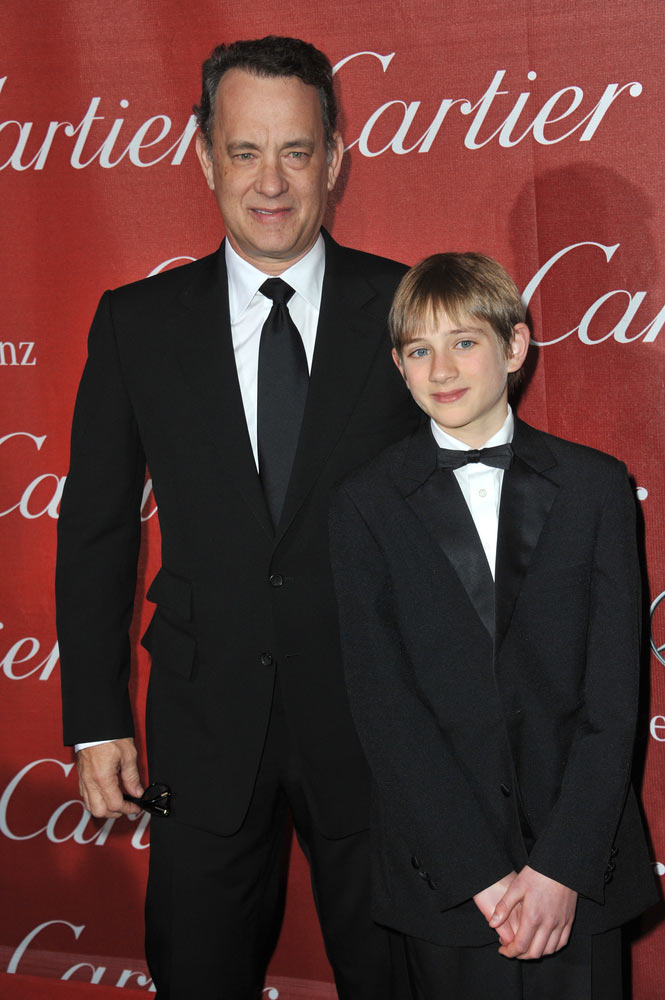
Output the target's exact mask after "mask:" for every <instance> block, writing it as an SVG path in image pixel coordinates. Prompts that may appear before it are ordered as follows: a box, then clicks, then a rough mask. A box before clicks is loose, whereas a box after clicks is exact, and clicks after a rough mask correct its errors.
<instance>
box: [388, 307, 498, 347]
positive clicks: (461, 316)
mask: <svg viewBox="0 0 665 1000" xmlns="http://www.w3.org/2000/svg"><path fill="white" fill-rule="evenodd" d="M471 330H474V331H477V332H478V333H491V332H492V328H491V326H490V324H489V323H488V322H487V320H484V319H482V318H481V317H480V316H472V315H471V314H470V313H467V312H465V311H460V312H455V313H454V314H453V313H449V312H448V311H446V310H445V309H443V308H442V307H439V308H437V309H435V308H433V307H432V306H428V308H427V309H426V310H425V311H423V313H422V314H421V315H420V316H419V317H418V320H417V321H416V322H415V323H414V325H413V326H412V327H411V328H410V329H409V331H408V333H407V336H406V339H405V343H407V344H408V343H410V342H411V341H413V340H421V339H423V338H424V339H427V338H429V337H435V336H437V335H440V334H452V333H456V332H459V331H471Z"/></svg>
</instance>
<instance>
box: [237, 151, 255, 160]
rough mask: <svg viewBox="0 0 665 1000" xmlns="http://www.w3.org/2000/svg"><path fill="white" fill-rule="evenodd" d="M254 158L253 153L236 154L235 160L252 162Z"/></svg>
mask: <svg viewBox="0 0 665 1000" xmlns="http://www.w3.org/2000/svg"><path fill="white" fill-rule="evenodd" d="M253 156H254V154H253V153H236V155H235V157H234V159H236V160H243V161H247V160H251V159H252V158H253Z"/></svg>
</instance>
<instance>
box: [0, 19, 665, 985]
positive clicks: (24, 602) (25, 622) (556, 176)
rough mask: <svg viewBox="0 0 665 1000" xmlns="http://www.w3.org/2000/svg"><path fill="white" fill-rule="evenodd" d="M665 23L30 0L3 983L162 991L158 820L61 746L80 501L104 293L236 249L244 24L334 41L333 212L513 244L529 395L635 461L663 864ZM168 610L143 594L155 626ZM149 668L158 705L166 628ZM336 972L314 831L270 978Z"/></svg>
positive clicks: (12, 127)
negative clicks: (218, 192) (74, 524)
mask: <svg viewBox="0 0 665 1000" xmlns="http://www.w3.org/2000/svg"><path fill="white" fill-rule="evenodd" d="M664 26H665V17H664V14H663V8H662V3H661V0H633V2H631V3H630V4H626V3H624V2H623V0H607V2H606V3H605V4H603V5H602V6H600V7H599V6H598V4H597V3H596V2H595V0H594V2H593V3H591V2H590V0H578V2H577V3H576V4H575V5H574V6H573V5H563V4H560V3H557V2H555V0H540V2H539V0H504V2H503V3H501V4H494V3H492V2H490V0H460V2H458V3H455V4H452V3H451V4H447V3H442V2H441V0H410V2H402V3H396V4H392V5H389V6H388V7H386V6H385V5H384V4H381V3H379V2H378V0H368V2H367V3H364V4H358V3H357V2H353V3H352V2H350V0H338V2H337V3H335V4H334V5H332V6H331V7H330V8H327V7H324V8H323V9H322V10H319V11H316V10H314V9H313V5H311V4H309V3H306V2H304V0H293V2H292V3H291V4H290V5H288V7H286V8H285V5H284V4H283V3H279V4H278V3H276V2H275V0H261V3H258V2H256V0H247V2H245V3H244V4H242V5H238V8H237V10H236V9H232V6H231V5H224V4H219V3H218V2H212V0H197V2H196V3H195V4H190V5H184V4H182V3H180V2H178V0H160V2H159V3H157V2H155V0H136V2H132V3H124V2H122V0H87V2H86V3H85V4H82V3H80V2H76V0H59V2H58V3H57V4H53V3H49V2H47V0H32V2H31V3H30V4H25V3H24V2H18V0H5V3H4V5H3V11H2V31H1V34H0V38H1V39H2V42H1V44H2V55H1V57H0V174H1V177H0V183H1V184H2V195H3V197H2V207H3V216H4V226H3V236H2V240H1V241H0V274H1V275H2V286H3V287H2V296H0V313H1V315H2V326H1V329H0V380H1V385H2V394H1V397H0V399H1V407H2V424H1V425H0V463H1V468H2V474H1V476H0V538H1V544H2V554H3V559H2V570H3V571H2V574H1V584H0V585H1V586H2V606H1V612H0V621H1V624H0V678H1V681H0V682H1V684H2V695H3V696H2V700H1V702H0V706H1V707H0V712H1V713H2V722H3V732H4V734H5V748H4V751H3V755H2V761H1V763H0V796H1V797H0V845H1V848H2V853H3V858H4V859H5V862H6V863H5V865H4V866H3V872H4V874H3V880H4V898H5V899H11V900H12V905H11V906H5V907H4V912H3V915H2V918H1V921H0V969H2V970H6V971H7V972H9V973H18V976H17V978H16V980H10V979H9V977H3V979H4V982H5V983H8V982H10V981H11V982H18V979H19V977H20V976H21V975H24V976H28V975H32V976H41V977H55V978H58V979H80V980H84V981H87V982H94V983H98V984H100V985H103V986H109V987H110V986H114V985H115V986H120V987H123V988H125V989H132V988H133V989H142V990H144V991H146V990H149V989H150V981H149V979H147V978H146V972H145V965H144V963H143V959H142V913H141V911H142V895H143V889H144V882H145V875H146V853H145V847H146V844H147V841H148V837H149V827H148V826H147V824H146V819H145V818H143V819H141V820H140V821H137V822H134V823H130V822H129V821H128V820H118V821H108V822H107V823H106V824H103V825H100V824H97V823H95V822H94V821H92V820H90V819H89V817H87V815H86V814H85V812H84V811H83V807H82V805H81V803H80V801H79V798H78V792H77V782H76V777H75V772H74V768H73V766H72V761H73V757H72V753H71V751H70V750H68V749H64V748H63V747H62V745H61V739H60V722H59V695H58V661H57V647H56V636H55V628H54V621H53V618H54V616H53V596H52V582H53V566H54V557H55V525H56V517H57V511H58V501H59V495H60V490H61V487H62V481H63V477H64V475H65V473H66V469H67V462H68V433H69V422H70V417H71V411H72V406H73V401H74V395H75V391H76V386H77V383H78V379H79V376H80V371H81V368H82V364H83V361H84V357H85V344H86V336H87V330H88V326H89V322H90V319H91V317H92V314H93V310H94V308H95V305H96V302H97V300H98V298H99V296H100V294H101V292H102V291H103V290H104V289H105V288H107V287H111V286H114V285H117V284H120V283H123V282H126V281H131V280H133V279H136V278H140V277H142V276H144V275H146V274H149V273H150V272H152V271H154V270H156V269H158V268H161V267H164V266H172V264H174V263H177V262H180V261H184V260H189V259H191V258H195V257H199V256H201V255H203V254H205V253H208V252H210V251H211V250H212V249H214V248H215V247H216V246H217V244H218V242H219V240H220V238H221V235H222V230H221V224H220V220H219V217H218V214H217V209H216V206H215V204H214V201H213V198H212V196H211V194H210V192H209V191H208V190H207V188H206V186H205V184H204V182H203V178H202V176H201V175H200V170H199V166H198V163H197V162H196V159H195V155H194V147H193V141H192V137H193V131H194V130H193V126H192V122H191V119H190V110H191V106H192V103H193V102H194V101H196V100H198V97H199V67H200V64H201V61H202V60H203V58H204V57H205V56H206V55H207V54H208V53H209V51H210V49H211V48H212V47H213V46H214V45H215V44H217V43H219V42H220V41H231V40H233V39H235V38H243V37H256V36H260V35H263V34H267V33H269V32H276V33H280V34H296V35H300V36H301V37H304V38H306V39H308V40H310V41H312V42H314V43H315V44H316V45H318V46H319V47H321V48H323V49H324V50H325V51H326V52H327V53H328V54H329V56H330V58H331V60H332V62H333V64H335V65H336V66H337V77H336V79H337V84H338V88H339V95H340V98H341V103H342V107H343V118H342V128H343V134H344V137H345V141H346V144H347V146H348V152H347V155H346V158H345V165H344V167H343V171H342V177H341V182H340V184H339V189H338V190H337V191H336V192H335V197H334V202H333V204H332V205H331V208H330V212H329V218H328V220H327V222H328V225H329V226H330V227H331V229H332V231H333V233H334V235H335V237H336V238H337V239H338V240H339V241H340V242H342V243H346V244H349V245H351V246H357V247H361V248H363V249H365V250H370V251H375V252H377V253H381V254H384V255H387V256H392V257H397V258H399V259H402V260H404V261H406V262H408V263H412V262H414V261H416V260H417V259H418V258H420V257H422V256H423V255H425V254H427V253H431V252H434V251H440V250H449V249H458V250H481V251H484V252H487V253H490V254H491V255H493V256H495V257H497V258H498V259H499V260H500V261H501V262H502V263H503V264H505V265H506V266H507V268H508V269H509V270H510V271H511V273H512V274H513V275H514V276H515V278H516V280H517V282H518V284H519V285H520V288H522V289H524V290H525V295H526V297H527V299H528V300H529V303H530V312H531V319H532V325H533V334H534V340H535V342H536V343H535V346H534V347H533V348H532V358H531V367H532V369H533V371H532V377H531V380H530V384H529V387H528V391H527V392H526V394H525V397H524V399H523V401H522V404H521V413H522V414H523V415H524V416H525V417H526V418H527V419H529V420H530V421H532V422H534V423H535V424H537V425H538V426H541V427H543V428H544V429H546V430H549V431H552V432H553V433H556V434H562V435H564V436H566V437H569V438H573V439H575V440H578V441H582V442H584V443H586V444H590V445H594V446H596V447H599V448H603V449H605V450H607V451H610V452H613V453H614V454H615V455H618V456H619V457H620V458H622V459H623V460H624V461H625V462H626V463H627V465H628V468H629V470H630V472H631V474H632V476H633V478H634V481H635V486H636V490H637V496H638V498H639V503H640V510H641V515H642V517H641V522H642V526H643V529H644V530H643V534H644V558H645V567H648V581H649V582H648V588H649V589H648V604H650V605H651V610H652V614H651V616H650V619H651V620H650V623H649V624H650V627H651V629H650V632H649V630H648V629H647V628H645V658H644V662H645V685H644V700H643V714H642V719H641V722H640V726H639V732H638V762H637V763H638V776H639V778H640V779H641V780H642V776H643V781H642V794H643V800H644V805H645V810H646V814H647V817H648V820H649V825H650V829H651V836H652V841H653V860H654V864H655V865H656V868H657V871H658V873H659V874H660V875H662V874H663V872H665V821H664V820H663V808H662V807H663V802H664V800H665V781H664V778H663V775H664V773H665V772H664V770H663V756H664V755H665V679H664V674H663V672H664V669H665V652H664V650H665V600H662V601H661V600H660V599H661V598H664V597H665V546H664V542H663V531H662V514H663V494H664V491H665V478H664V471H663V461H662V459H663V445H662V441H663V438H662V431H661V425H662V396H663V348H664V347H665V333H663V334H661V326H662V325H663V324H665V306H663V303H664V302H665V281H664V279H663V275H662V274H661V272H660V269H659V268H657V266H656V262H657V261H659V260H662V259H663V256H664V251H665V247H664V246H663V242H664V239H665V237H664V233H665V225H664V223H665V219H664V217H663V208H662V204H663V186H664V185H663V168H662V160H663V155H662V148H663V142H664V140H665V135H664V134H663V124H662V108H663V106H664V105H665V93H664V89H665V87H664V84H665V69H664V67H663V62H662V51H663V43H664V41H665V39H664V34H665V31H664ZM153 512H154V506H153V504H152V498H151V496H150V495H149V490H147V495H146V504H145V511H144V513H145V518H146V525H145V528H146V530H145V544H144V552H143V559H142V580H141V588H144V586H145V582H144V581H145V579H146V578H147V579H148V580H149V579H150V578H151V576H152V575H153V573H154V571H155V570H156V568H157V567H156V560H157V553H158V548H159V546H158V530H159V529H158V524H157V518H156V517H154V516H152V514H153ZM659 601H660V603H659ZM648 604H647V606H648ZM143 617H144V612H143V610H142V607H141V603H140V602H139V609H138V611H137V619H139V620H137V621H136V622H135V632H136V633H138V631H139V628H140V626H141V625H142V624H143V623H142V622H141V621H140V619H142V618H143ZM647 617H649V616H647ZM650 639H651V644H652V648H653V653H652V655H651V658H650V663H649V640H650ZM649 667H650V681H649ZM136 668H137V669H136V671H135V691H134V695H135V702H136V706H137V712H138V714H139V716H140V715H141V713H142V702H143V697H144V692H145V681H146V672H147V669H148V663H147V661H146V657H145V654H144V653H143V652H142V651H137V654H136ZM599 780H601V777H600V776H599ZM661 862H663V863H661ZM658 919H659V914H655V915H652V916H650V917H649V918H648V919H647V920H646V921H644V922H643V924H642V925H641V927H640V928H638V929H636V931H635V938H636V941H635V944H634V948H633V980H634V996H635V998H636V1000H657V998H662V997H663V996H664V995H665V962H664V960H663V958H662V953H663V945H664V943H665V929H663V927H661V926H659V925H658ZM72 970H73V971H72ZM72 989H74V988H73V987H72ZM35 995H36V994H35ZM58 995H59V993H58ZM100 995H101V993H100ZM334 995H335V994H334V988H333V987H332V985H331V974H330V970H329V968H328V965H327V962H326V959H325V956H324V953H323V948H322V945H321V942H320V937H319V932H318V928H317V925H316V920H315V917H314V910H313V905H312V902H311V897H310V892H309V888H308V877H307V872H306V870H305V866H304V863H303V861H302V858H301V857H300V855H299V854H298V852H297V849H296V848H294V856H293V865H292V878H291V884H290V890H289V897H288V902H287V914H286V921H285V927H284V932H283V935H282V938H281V941H280V945H279V948H278V951H277V953H276V955H275V958H274V961H273V964H272V966H271V973H270V977H269V981H268V992H267V993H266V996H271V997H273V998H276V997H280V998H282V1000H289V998H296V997H301V998H314V997H326V998H331V997H334Z"/></svg>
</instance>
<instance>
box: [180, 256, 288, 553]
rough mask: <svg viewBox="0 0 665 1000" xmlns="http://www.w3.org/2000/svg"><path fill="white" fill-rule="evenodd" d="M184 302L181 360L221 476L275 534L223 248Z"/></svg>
mask: <svg viewBox="0 0 665 1000" xmlns="http://www.w3.org/2000/svg"><path fill="white" fill-rule="evenodd" d="M182 303H183V305H184V307H185V309H186V310H187V311H186V312H185V313H184V314H183V315H182V316H179V317H178V318H177V321H178V324H179V326H180V330H179V333H178V346H177V359H178V363H179V365H180V368H181V370H182V374H183V378H184V379H185V381H186V383H187V384H188V385H189V387H190V389H191V391H192V393H193V394H194V396H195V398H196V402H197V405H198V406H199V407H200V410H201V413H202V417H203V419H204V422H205V424H206V425H207V427H208V430H209V432H210V433H211V434H212V439H213V442H214V444H215V445H216V447H217V450H218V454H219V459H220V475H221V476H222V477H223V478H224V480H225V482H227V483H230V484H231V485H232V486H234V487H235V488H236V489H237V490H238V492H239V493H240V494H241V496H242V497H243V499H244V501H245V503H246V504H247V506H248V507H249V509H250V510H251V511H252V513H253V514H254V516H255V517H256V519H257V520H258V521H259V522H260V524H261V525H262V527H263V528H264V529H265V531H266V532H267V533H268V534H269V535H270V536H271V537H272V536H273V535H274V528H273V524H272V521H271V518H270V514H269V512H268V508H267V506H266V502H265V497H264V495H263V490H262V488H261V482H260V480H259V476H258V472H257V470H256V463H255V461H254V454H253V452H252V445H251V442H250V439H249V432H248V430H247V422H246V420H245V410H244V407H243V403H242V395H241V392H240V384H239V382H238V370H237V368H236V361H235V355H234V353H233V342H232V339H231V321H230V318H229V294H228V284H227V278H226V267H225V265H224V251H223V249H222V250H220V251H219V254H218V260H217V269H216V272H215V273H214V274H212V276H210V278H209V280H207V281H205V282H204V281H200V282H199V283H198V284H197V285H193V286H192V287H190V288H189V289H187V292H186V293H185V294H183V296H182Z"/></svg>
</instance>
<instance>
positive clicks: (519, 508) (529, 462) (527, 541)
mask: <svg viewBox="0 0 665 1000" xmlns="http://www.w3.org/2000/svg"><path fill="white" fill-rule="evenodd" d="M513 449H514V451H515V458H514V461H513V464H512V466H511V467H510V469H509V470H508V471H507V472H506V473H505V474H504V478H503V487H502V490H501V506H500V510H499V532H498V538H497V554H496V649H497V651H498V650H499V648H500V646H501V643H502V641H503V638H504V636H505V634H506V632H507V631H508V627H509V625H510V620H511V618H512V615H513V610H514V607H515V603H516V601H517V598H518V596H519V593H520V590H521V587H522V583H523V581H524V577H525V574H526V572H527V569H528V567H529V563H530V562H531V559H532V556H533V553H534V550H535V548H536V545H537V544H538V539H539V538H540V535H541V532H542V530H543V526H544V524H545V522H546V520H547V517H548V514H549V512H550V508H551V507H552V504H553V502H554V499H555V497H556V495H557V490H558V485H557V483H556V481H555V478H554V477H555V475H556V459H555V458H554V456H553V455H552V452H551V451H550V449H549V448H548V446H547V444H546V442H545V437H544V436H543V435H541V434H540V433H539V432H538V431H536V430H534V429H533V428H532V427H529V426H528V424H525V423H523V422H522V421H521V420H516V421H515V434H514V437H513ZM546 471H547V473H548V475H547V476H545V475H544V473H545V472H546Z"/></svg>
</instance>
